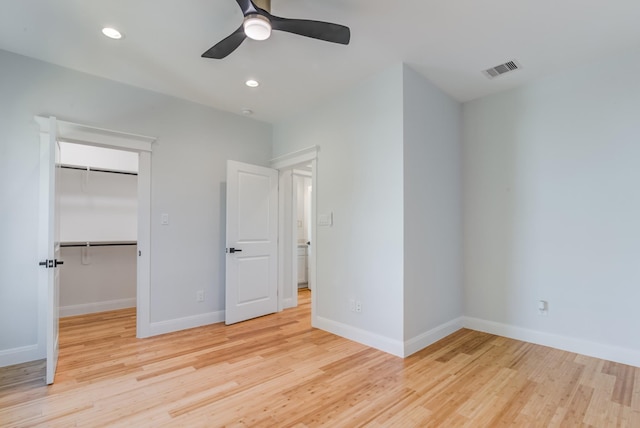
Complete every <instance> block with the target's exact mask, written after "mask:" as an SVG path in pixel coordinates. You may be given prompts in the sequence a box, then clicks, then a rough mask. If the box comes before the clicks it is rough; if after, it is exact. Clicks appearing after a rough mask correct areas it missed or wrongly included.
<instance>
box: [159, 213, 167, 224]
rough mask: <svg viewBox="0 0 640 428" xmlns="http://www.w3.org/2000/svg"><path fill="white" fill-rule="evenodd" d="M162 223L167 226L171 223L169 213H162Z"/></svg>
mask: <svg viewBox="0 0 640 428" xmlns="http://www.w3.org/2000/svg"><path fill="white" fill-rule="evenodd" d="M160 224H162V225H163V226H166V225H168V224H169V214H162V215H161V216H160Z"/></svg>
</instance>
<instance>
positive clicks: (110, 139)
mask: <svg viewBox="0 0 640 428" xmlns="http://www.w3.org/2000/svg"><path fill="white" fill-rule="evenodd" d="M35 121H36V122H37V123H38V125H39V127H40V195H39V199H40V209H39V214H38V216H39V218H38V223H39V226H38V252H39V253H40V257H39V258H40V260H41V261H40V262H39V265H40V266H41V267H42V269H41V270H40V273H39V278H38V294H39V299H38V300H39V304H38V312H39V313H40V314H42V317H41V318H40V321H39V326H38V349H41V351H40V352H41V353H42V354H44V355H45V356H46V367H47V369H46V372H47V375H46V378H47V383H48V384H51V383H53V381H54V378H55V371H56V365H57V360H58V350H59V343H58V326H59V315H60V314H59V304H58V302H59V269H58V265H60V264H63V263H62V262H63V261H61V260H59V259H58V257H59V253H60V239H59V238H60V235H59V232H60V224H59V215H58V211H59V203H58V202H59V201H58V194H59V192H58V191H57V184H59V183H58V181H59V178H58V173H57V172H59V171H60V168H58V166H59V165H60V144H59V141H67V142H71V143H79V144H82V145H87V146H96V147H105V148H111V149H118V150H125V151H130V152H135V153H137V154H138V182H137V195H138V197H137V203H138V207H137V208H138V212H137V266H136V278H137V279H136V284H137V287H136V320H137V322H136V336H137V337H148V336H150V322H149V304H150V295H149V294H150V273H151V272H150V268H151V257H150V243H151V223H150V221H151V146H152V144H153V142H155V138H153V137H147V136H143V135H135V134H128V133H123V132H117V131H111V130H107V129H101V128H95V127H91V126H86V125H80V124H77V123H72V122H66V121H61V120H57V119H56V118H55V117H53V116H51V117H43V116H36V117H35Z"/></svg>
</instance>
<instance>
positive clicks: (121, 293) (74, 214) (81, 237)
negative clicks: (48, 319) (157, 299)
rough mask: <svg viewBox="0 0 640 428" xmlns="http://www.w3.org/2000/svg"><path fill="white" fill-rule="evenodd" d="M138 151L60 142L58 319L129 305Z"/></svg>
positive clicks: (132, 295)
mask: <svg viewBox="0 0 640 428" xmlns="http://www.w3.org/2000/svg"><path fill="white" fill-rule="evenodd" d="M138 157H139V156H138V153H136V152H130V151H124V150H117V149H111V148H104V147H96V146H90V145H84V144H78V143H70V142H66V141H60V165H59V168H60V171H59V173H58V177H59V179H60V183H59V186H58V192H59V195H58V197H59V215H60V253H61V257H62V259H63V260H64V265H63V266H62V267H61V270H60V301H59V307H60V317H61V318H64V317H67V316H75V315H86V314H90V313H95V312H104V311H111V310H117V309H125V308H134V307H135V306H136V292H137V262H138V260H137V259H138V257H137V239H138V234H137V223H138V221H137V216H138V192H137V188H138Z"/></svg>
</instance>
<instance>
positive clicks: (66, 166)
mask: <svg viewBox="0 0 640 428" xmlns="http://www.w3.org/2000/svg"><path fill="white" fill-rule="evenodd" d="M60 168H66V169H77V170H78V171H87V168H83V167H81V166H71V165H60ZM89 171H91V172H109V173H111V174H124V175H138V173H137V172H128V171H115V170H112V169H104V168H91V167H89Z"/></svg>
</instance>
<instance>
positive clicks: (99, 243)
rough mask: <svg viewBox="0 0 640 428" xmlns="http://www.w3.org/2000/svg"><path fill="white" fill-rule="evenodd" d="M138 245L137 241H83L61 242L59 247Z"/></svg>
mask: <svg viewBox="0 0 640 428" xmlns="http://www.w3.org/2000/svg"><path fill="white" fill-rule="evenodd" d="M127 245H138V242H137V241H85V242H61V243H60V247H62V248H68V247H115V246H127Z"/></svg>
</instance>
